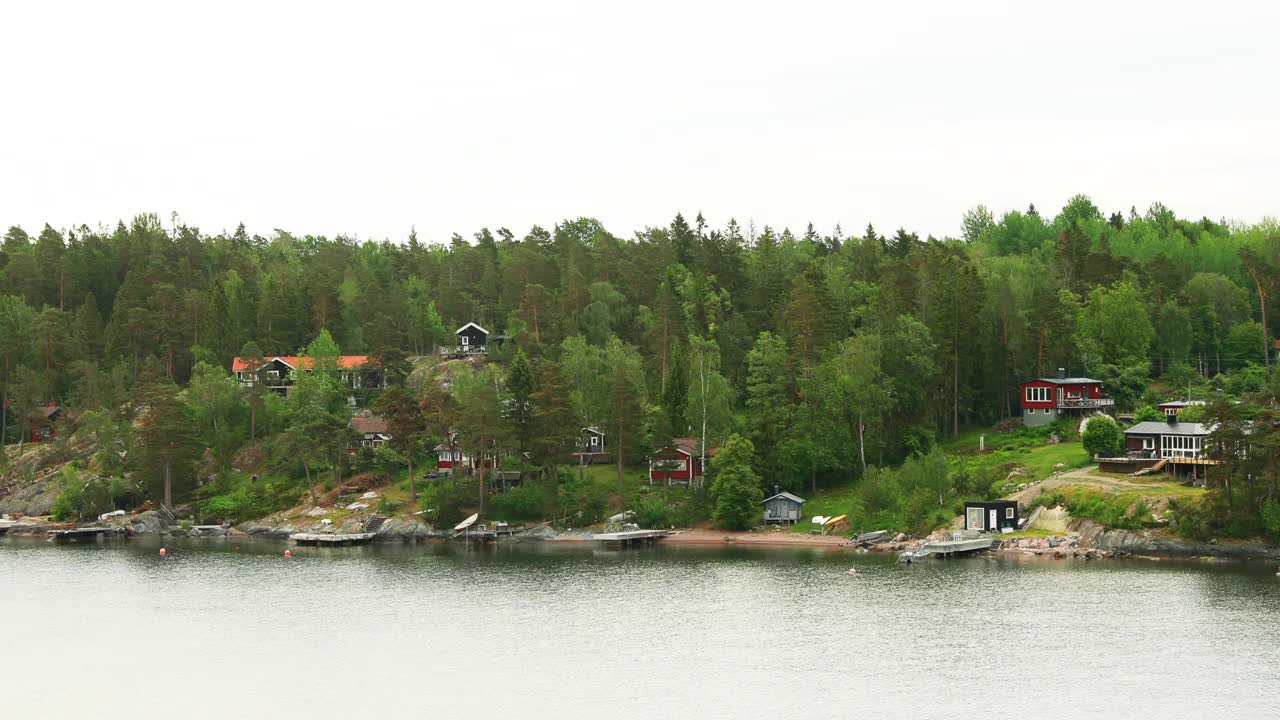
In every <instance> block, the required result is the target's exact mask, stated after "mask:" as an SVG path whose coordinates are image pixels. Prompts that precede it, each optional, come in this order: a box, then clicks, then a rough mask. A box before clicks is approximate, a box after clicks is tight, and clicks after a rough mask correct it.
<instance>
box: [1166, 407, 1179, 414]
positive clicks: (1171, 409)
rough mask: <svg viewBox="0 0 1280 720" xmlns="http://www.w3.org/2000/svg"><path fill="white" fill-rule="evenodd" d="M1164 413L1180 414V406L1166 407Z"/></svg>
mask: <svg viewBox="0 0 1280 720" xmlns="http://www.w3.org/2000/svg"><path fill="white" fill-rule="evenodd" d="M1164 414H1165V415H1170V416H1172V415H1177V414H1178V408H1165V409H1164Z"/></svg>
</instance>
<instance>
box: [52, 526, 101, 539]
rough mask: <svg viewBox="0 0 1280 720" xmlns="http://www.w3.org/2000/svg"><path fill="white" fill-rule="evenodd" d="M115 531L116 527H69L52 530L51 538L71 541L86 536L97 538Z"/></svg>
mask: <svg viewBox="0 0 1280 720" xmlns="http://www.w3.org/2000/svg"><path fill="white" fill-rule="evenodd" d="M115 531H116V528H112V527H80V528H68V529H65V530H50V531H49V539H50V540H52V541H54V542H69V541H72V540H83V539H85V538H96V537H98V536H99V535H102V534H104V533H108V532H115Z"/></svg>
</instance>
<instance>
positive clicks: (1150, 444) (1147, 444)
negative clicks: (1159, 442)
mask: <svg viewBox="0 0 1280 720" xmlns="http://www.w3.org/2000/svg"><path fill="white" fill-rule="evenodd" d="M1142 449H1143V450H1155V449H1156V439H1155V438H1149V437H1144V438H1142Z"/></svg>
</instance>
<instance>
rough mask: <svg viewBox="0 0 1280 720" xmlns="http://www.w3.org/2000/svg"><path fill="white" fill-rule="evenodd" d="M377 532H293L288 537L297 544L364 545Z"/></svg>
mask: <svg viewBox="0 0 1280 720" xmlns="http://www.w3.org/2000/svg"><path fill="white" fill-rule="evenodd" d="M377 534H378V533H371V532H362V533H294V534H292V535H290V536H289V539H290V540H292V541H294V542H295V543H297V544H299V545H328V546H330V547H335V546H342V545H365V544H368V542H369V541H370V540H373V538H374V537H375V536H376V535H377Z"/></svg>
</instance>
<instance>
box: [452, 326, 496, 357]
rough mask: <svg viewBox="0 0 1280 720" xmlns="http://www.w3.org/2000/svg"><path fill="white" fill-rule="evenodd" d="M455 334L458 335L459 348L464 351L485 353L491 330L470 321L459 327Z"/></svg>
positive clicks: (464, 352) (465, 352)
mask: <svg viewBox="0 0 1280 720" xmlns="http://www.w3.org/2000/svg"><path fill="white" fill-rule="evenodd" d="M454 335H457V336H458V349H459V350H460V351H461V352H462V353H463V354H467V353H483V352H486V351H487V349H488V346H489V331H488V330H485V329H484V328H482V327H480V326H479V325H477V324H475V323H473V322H469V323H467V324H466V325H463V326H462V327H460V328H458V329H457V331H456V332H454Z"/></svg>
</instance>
